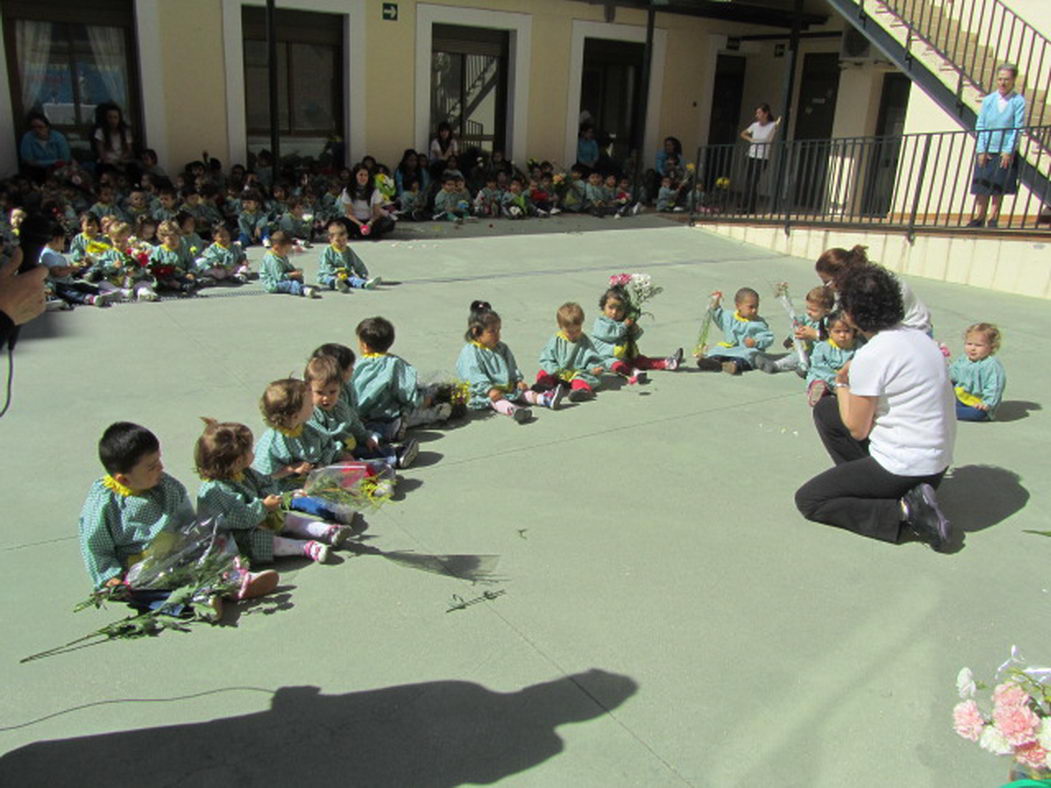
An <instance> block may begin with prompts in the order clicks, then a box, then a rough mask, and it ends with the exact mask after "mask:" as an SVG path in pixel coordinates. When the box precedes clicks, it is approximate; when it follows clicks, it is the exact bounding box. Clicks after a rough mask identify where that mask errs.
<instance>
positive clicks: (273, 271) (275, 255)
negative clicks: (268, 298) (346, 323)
mask: <svg viewBox="0 0 1051 788" xmlns="http://www.w3.org/2000/svg"><path fill="white" fill-rule="evenodd" d="M291 252H292V239H291V238H290V237H289V235H288V233H286V232H285V231H284V230H278V231H277V232H275V233H274V234H273V235H272V236H270V251H268V252H267V253H266V254H265V255H264V256H263V262H262V264H261V265H260V266H259V279H260V281H262V283H263V289H264V290H266V292H268V293H288V294H290V295H296V296H304V297H305V298H320V297H321V294H320V293H319V292H318V289H317V288H316V287H311V286H310V285H304V284H303V269H302V268H296V267H295V266H294V265H292V263H290V262H288V255H289V254H291Z"/></svg>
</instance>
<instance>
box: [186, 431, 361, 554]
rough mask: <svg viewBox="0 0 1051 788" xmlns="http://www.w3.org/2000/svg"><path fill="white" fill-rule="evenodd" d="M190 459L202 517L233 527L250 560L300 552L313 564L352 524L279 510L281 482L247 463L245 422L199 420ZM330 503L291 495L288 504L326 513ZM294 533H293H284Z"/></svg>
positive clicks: (249, 455)
mask: <svg viewBox="0 0 1051 788" xmlns="http://www.w3.org/2000/svg"><path fill="white" fill-rule="evenodd" d="M204 424H205V427H204V434H203V435H201V437H200V438H198V439H197V445H196V446H195V447H194V452H193V458H194V463H195V464H196V466H197V473H198V474H199V475H200V477H201V479H202V481H203V483H202V484H201V486H200V489H199V490H198V491H197V511H198V513H199V514H200V516H201V517H215V518H220V519H219V520H218V523H219V527H220V528H221V529H223V530H224V531H232V532H233V534H234V538H235V539H236V540H237V545H238V547H239V548H240V549H241V552H242V553H244V554H245V555H247V556H248V558H249V560H250V561H252V562H258V563H267V564H268V563H271V562H273V560H274V558H281V557H285V556H303V555H305V556H306V557H307V558H309V559H311V560H312V561H317V562H318V563H324V562H325V561H327V560H328V557H329V549H328V546H329V545H332V546H333V547H339V546H340V545H342V544H343V543H345V542H346V541H347V539H348V538H349V537H351V536H353V533H354V532H353V529H351V528H348V527H347V526H345V525H337V524H333V523H328V522H324V521H319V520H315V519H313V518H310V517H304V516H302V515H300V514H296V513H295V512H292V511H289V512H283V511H282V503H283V500H284V499H283V497H282V495H281V492H282V490H281V488H280V486H279V485H278V484H277V483H276V482H275V481H274V479H273V478H271V477H270V476H266V475H264V474H262V473H260V472H259V471H257V470H256V469H255V468H253V467H251V466H252V460H253V459H254V455H253V453H252V431H251V430H250V429H248V427H246V426H245V425H244V424H235V423H229V422H228V423H223V424H220V423H219V422H217V421H215V420H214V419H204ZM330 506H331V504H328V502H326V501H323V500H321V499H318V498H308V497H306V496H299V497H293V498H292V501H291V508H292V509H298V510H301V511H307V512H311V513H318V514H320V513H321V512H324V513H326V514H331V512H330ZM289 537H295V538H289Z"/></svg>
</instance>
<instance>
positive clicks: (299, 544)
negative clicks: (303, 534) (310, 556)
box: [274, 536, 306, 558]
mask: <svg viewBox="0 0 1051 788" xmlns="http://www.w3.org/2000/svg"><path fill="white" fill-rule="evenodd" d="M305 544H306V542H305V541H304V540H302V539H286V538H285V537H283V536H275V537H274V558H285V557H287V556H295V555H298V556H302V555H303V546H304V545H305Z"/></svg>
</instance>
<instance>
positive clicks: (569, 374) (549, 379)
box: [536, 301, 605, 402]
mask: <svg viewBox="0 0 1051 788" xmlns="http://www.w3.org/2000/svg"><path fill="white" fill-rule="evenodd" d="M555 320H556V321H557V323H558V333H557V334H555V335H554V336H553V337H551V339H549V340H548V342H547V344H546V345H544V349H543V350H542V351H540V371H539V372H538V373H537V375H536V385H538V386H540V387H541V388H542V389H544V390H550V389H553V388H556V387H557V386H559V385H561V384H562V383H569V399H570V401H571V402H583V401H584V400H589V399H593V398H594V396H595V389H596V388H598V385H599V379H598V376H599V375H601V374H602V373H603V372H604V371H605V368H604V366H603V362H602V357H601V356H600V355H599V353H598V351H597V350H595V346H594V345H592V344H591V340H590V339H588V336H587V334H585V333H584V310H583V309H581V307H580V304H577V303H573V302H571V301H568V302H566V303H564V304H562V306H560V307H559V308H558V311H557V312H556V313H555Z"/></svg>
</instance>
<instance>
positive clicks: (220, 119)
mask: <svg viewBox="0 0 1051 788" xmlns="http://www.w3.org/2000/svg"><path fill="white" fill-rule="evenodd" d="M157 10H158V15H159V19H158V22H159V26H160V30H161V37H160V42H159V43H160V49H161V65H162V74H163V91H164V101H163V107H164V110H165V118H166V131H167V133H166V134H165V138H166V139H167V143H168V144H167V151H166V156H165V158H166V162H167V168H168V170H169V171H176V170H177V169H179V168H181V167H182V166H183V165H184V164H186V163H187V162H190V161H193V160H195V159H199V158H201V151H203V150H207V151H208V153H209V154H210V155H212V156H215V157H216V158H218V159H219V160H220V161H222V162H223V165H224V166H226V167H229V166H230V165H231V164H233V162H231V161H230V157H229V151H228V149H227V133H226V87H225V83H224V82H223V80H222V79H221V76H222V73H223V57H222V52H223V38H222V9H221V6H220V4H219V3H218V2H216V0H179V2H178V3H171V2H167V3H164V2H162V3H159V4H158V6H157ZM189 42H193V44H192V46H188V44H189Z"/></svg>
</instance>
